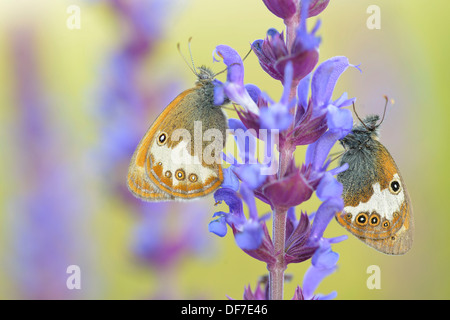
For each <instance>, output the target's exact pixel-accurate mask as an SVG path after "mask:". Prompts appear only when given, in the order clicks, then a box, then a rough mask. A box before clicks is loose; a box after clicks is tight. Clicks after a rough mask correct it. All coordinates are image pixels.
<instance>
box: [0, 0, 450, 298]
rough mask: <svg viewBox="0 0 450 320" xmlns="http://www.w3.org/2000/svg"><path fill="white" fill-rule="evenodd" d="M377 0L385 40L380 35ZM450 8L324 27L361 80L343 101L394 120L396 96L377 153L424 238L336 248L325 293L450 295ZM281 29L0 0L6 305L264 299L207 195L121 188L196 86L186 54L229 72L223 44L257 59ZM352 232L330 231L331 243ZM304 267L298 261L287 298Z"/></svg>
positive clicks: (251, 78)
mask: <svg viewBox="0 0 450 320" xmlns="http://www.w3.org/2000/svg"><path fill="white" fill-rule="evenodd" d="M373 4H375V5H378V6H379V7H380V9H381V12H380V14H381V15H380V17H381V24H380V29H369V28H368V27H367V19H368V18H369V17H370V16H371V13H367V8H368V7H369V6H370V5H373ZM449 9H450V4H449V2H448V1H443V0H441V1H433V2H432V3H431V2H429V3H427V4H426V5H425V4H424V3H422V2H419V1H407V0H397V1H388V0H383V1H366V0H359V1H352V0H340V1H334V0H332V1H331V3H330V5H329V6H328V8H327V9H326V10H325V11H324V12H323V13H322V14H321V15H320V16H319V18H320V19H321V21H322V25H321V28H320V30H319V32H318V34H320V35H321V36H322V44H321V47H320V50H321V51H320V54H321V57H320V61H324V60H326V59H328V58H330V57H332V56H336V55H345V56H347V57H348V58H349V60H350V62H351V63H353V64H361V68H362V70H363V73H362V74H360V73H359V72H358V71H356V70H354V69H350V70H348V71H346V73H345V74H344V75H343V76H342V77H341V79H340V81H339V83H338V86H337V88H336V90H335V95H336V96H340V95H341V93H342V92H348V94H349V96H351V97H357V109H358V113H359V114H360V116H364V115H366V114H368V113H378V114H381V113H382V112H383V106H384V99H383V95H388V96H389V97H390V98H391V99H394V100H395V104H394V105H393V107H391V108H390V109H389V111H388V114H387V118H386V119H385V121H384V123H383V126H382V129H381V141H382V142H383V144H384V145H385V146H386V147H387V148H388V149H389V151H390V152H391V154H392V155H393V156H394V158H395V159H396V162H397V164H398V166H399V167H400V168H401V171H402V175H403V178H404V180H405V182H406V183H407V185H408V190H409V192H410V195H411V199H412V202H413V207H414V214H415V221H416V232H415V242H414V246H413V248H412V250H411V251H410V252H409V253H407V254H406V255H404V256H398V257H393V256H386V255H383V254H381V253H378V252H376V251H375V250H373V249H370V248H368V247H366V246H365V245H364V244H363V243H362V242H360V241H358V240H357V239H355V238H353V237H349V239H348V240H346V241H344V242H342V243H340V244H337V245H335V246H334V251H336V252H338V253H339V254H340V256H341V257H340V260H339V263H338V265H339V269H338V271H337V272H336V273H334V274H332V275H331V276H330V277H328V278H326V279H325V280H324V282H323V283H322V284H321V285H320V287H319V288H318V292H321V293H329V292H331V291H333V290H336V291H337V292H338V299H449V298H450V275H449V272H448V264H449V263H450V250H449V249H448V245H449V244H450V236H449V234H450V232H449V231H448V230H447V229H448V226H450V214H449V211H450V210H449V209H448V208H447V207H446V199H447V198H448V192H449V187H448V185H447V183H448V182H449V181H450V179H449V178H450V174H449V173H450V168H449V166H448V164H447V162H448V158H447V157H448V156H449V155H450V150H449V146H448V145H449V144H448V143H447V139H448V137H450V126H449V125H448V119H449V115H450V111H449V110H450V108H449V107H450V105H449V102H448V101H449V100H448V88H447V86H448V83H449V82H450V79H449V77H450V72H449V67H450V64H449V62H448V56H449V49H450V41H449V37H448V30H449V22H448V17H447V12H448V11H449ZM314 20H316V18H312V19H311V21H310V22H309V27H310V28H312V26H313V24H314ZM271 27H274V28H277V29H278V30H279V31H281V30H282V29H283V23H282V21H281V20H280V19H278V18H277V17H275V16H274V15H272V14H271V13H270V12H269V11H268V10H267V9H266V7H265V6H264V4H263V2H262V1H260V0H254V1H245V2H243V1H238V0H227V1H223V0H192V1H188V0H184V1H183V0H170V1H169V0H134V1H133V0H129V1H127V0H109V1H108V0H103V1H100V0H99V1H87V0H86V1H81V0H70V1H69V0H60V1H50V0H40V1H39V2H37V1H31V0H29V1H25V0H20V1H2V2H0V70H1V73H0V81H1V85H0V128H1V129H0V145H1V160H0V161H1V162H0V177H1V183H0V298H1V299H226V297H227V295H228V296H230V297H233V298H235V299H240V298H242V294H243V290H244V286H248V285H250V286H251V287H252V288H254V287H255V285H256V283H257V280H258V278H259V277H260V276H262V275H264V274H266V272H267V270H266V267H265V265H264V263H262V262H259V261H257V260H254V259H251V258H250V257H248V256H247V255H246V254H245V253H243V252H242V251H241V250H239V249H238V247H237V246H236V245H235V243H234V239H233V237H232V236H231V235H230V234H229V235H227V236H226V237H225V238H223V239H222V238H218V237H217V236H215V235H213V234H211V233H209V232H208V223H209V221H210V220H211V216H212V214H213V213H214V212H215V211H218V208H217V207H214V206H213V205H214V200H213V198H212V197H207V198H206V199H204V200H201V201H195V202H190V203H169V204H167V203H161V204H149V203H144V202H142V201H140V200H137V199H135V198H133V197H132V196H131V194H130V193H129V192H128V190H127V189H126V185H125V177H126V172H127V167H128V163H129V160H130V158H131V155H132V153H133V151H134V149H135V147H136V146H137V144H138V142H139V140H140V139H141V138H142V136H143V134H144V133H145V131H146V130H147V128H148V127H149V126H150V124H151V123H152V122H153V120H154V119H155V117H156V116H157V115H158V114H159V113H160V112H161V111H162V109H163V108H164V107H165V106H166V105H167V104H168V103H169V102H170V101H171V100H172V99H173V98H174V97H175V96H176V95H177V94H178V93H179V92H181V91H182V90H185V89H187V88H189V87H191V86H193V83H194V81H195V76H194V75H193V74H192V73H191V72H190V70H189V68H188V67H187V66H186V65H185V63H184V61H183V60H182V59H181V57H180V55H179V53H178V51H177V49H176V44H177V43H178V42H180V44H181V48H182V51H183V52H184V54H185V55H186V56H188V49H187V40H188V39H189V37H193V41H192V53H193V57H194V59H195V62H196V64H197V65H201V64H205V65H208V66H211V67H212V68H213V70H215V71H220V70H222V69H223V64H220V63H215V64H213V63H212V51H213V49H214V48H215V46H216V45H218V44H227V45H230V46H232V47H233V48H235V49H236V50H237V51H238V52H240V53H241V54H242V55H245V54H246V53H247V52H248V50H249V44H250V43H251V42H252V41H254V40H255V39H260V38H264V36H265V33H266V31H267V29H269V28H271ZM245 68H246V77H245V82H246V83H254V84H256V85H257V86H259V87H260V88H261V89H262V90H264V91H266V92H267V93H268V94H269V95H270V96H271V97H273V98H274V99H275V100H277V99H279V97H280V95H281V86H280V85H279V83H278V82H277V81H275V80H273V79H271V78H270V77H269V76H268V75H266V74H265V73H264V72H263V71H262V70H261V68H260V67H259V64H258V61H257V59H256V57H255V56H254V55H253V54H251V55H250V56H249V58H247V60H246V61H245ZM224 76H225V75H221V76H220V77H221V78H220V79H222V80H223V77H224ZM229 116H230V117H234V116H235V115H233V114H232V112H229ZM338 150H339V147H338V146H337V147H336V151H338ZM304 151H305V150H304V148H298V150H297V153H296V157H297V161H298V163H301V162H302V159H303V157H304ZM318 204H319V202H318V201H317V199H311V200H310V201H308V202H307V203H305V205H302V208H298V210H300V209H302V210H306V211H307V212H313V211H315V210H316V209H317V207H318ZM223 209H225V208H223ZM259 209H260V214H263V213H266V212H267V210H268V208H267V207H266V206H263V205H261V206H260V207H259ZM341 234H347V232H346V231H345V230H344V229H342V228H341V227H340V226H339V225H338V224H337V223H336V222H335V221H332V222H331V224H330V227H329V228H328V229H327V231H326V234H325V235H326V236H327V237H332V236H338V235H341ZM71 265H77V266H79V268H80V270H81V289H79V290H77V289H74V290H69V289H68V288H67V285H66V281H67V279H68V278H69V276H70V275H71V274H70V273H69V274H68V273H67V268H68V267H69V266H71ZM309 265H310V262H305V263H302V264H298V265H292V264H291V265H289V268H288V270H287V273H289V274H291V275H292V280H291V281H290V282H289V283H287V284H286V286H285V298H286V299H290V298H291V297H292V296H293V294H294V289H295V287H296V286H297V284H301V283H302V278H303V274H304V272H305V270H306V269H307V268H308V267H309ZM371 265H377V266H379V267H380V270H381V289H373V290H369V289H368V287H367V285H366V281H367V279H368V278H369V276H370V274H368V273H367V268H368V267H369V266H371Z"/></svg>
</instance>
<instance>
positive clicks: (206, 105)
mask: <svg viewBox="0 0 450 320" xmlns="http://www.w3.org/2000/svg"><path fill="white" fill-rule="evenodd" d="M199 71H200V72H199V73H198V74H197V76H198V81H197V83H196V86H195V87H194V88H191V89H188V90H186V91H184V92H182V93H181V94H179V95H178V96H177V97H176V98H175V99H174V100H173V101H172V102H171V103H170V104H169V105H168V106H167V107H166V109H164V111H163V112H162V113H161V114H160V115H159V116H158V118H157V119H156V120H155V122H154V123H153V124H152V126H151V127H150V128H149V129H148V131H147V133H146V134H145V135H144V137H143V138H142V140H141V142H140V143H139V145H138V147H137V148H136V151H135V152H134V155H133V157H132V159H131V163H130V166H129V169H128V181H127V182H128V189H129V190H130V191H131V192H132V193H133V194H134V195H135V196H137V197H138V198H141V199H143V200H146V201H168V200H187V199H192V198H197V197H202V196H205V195H207V194H209V193H211V192H212V191H214V190H215V189H217V188H218V187H219V186H220V185H221V184H222V181H223V175H222V167H221V164H220V161H219V157H220V152H219V150H221V149H222V148H223V146H224V145H225V139H226V130H227V118H226V116H225V114H224V112H223V111H222V109H221V106H218V105H215V104H214V83H213V80H214V74H213V72H212V71H211V70H209V69H207V68H205V67H201V68H199ZM211 131H212V132H213V133H215V134H213V138H215V139H214V140H213V139H212V137H210V136H211V134H209V135H208V133H211ZM205 137H206V139H205ZM211 140H213V142H216V148H215V149H214V148H211V146H210V145H211V144H212V143H211V142H210V141H211ZM217 144H219V145H218V146H217ZM208 146H209V149H208ZM205 150H209V151H210V152H209V153H208V155H209V157H205V153H204V151H205ZM211 150H212V151H211ZM211 158H212V160H211ZM213 160H214V161H213Z"/></svg>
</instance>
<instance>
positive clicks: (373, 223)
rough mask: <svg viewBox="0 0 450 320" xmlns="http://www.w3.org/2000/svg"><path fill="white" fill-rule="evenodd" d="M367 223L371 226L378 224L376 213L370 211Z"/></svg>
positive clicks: (378, 219) (378, 218)
mask: <svg viewBox="0 0 450 320" xmlns="http://www.w3.org/2000/svg"><path fill="white" fill-rule="evenodd" d="M369 224H370V225H371V226H372V227H376V226H377V225H379V224H380V216H379V215H378V214H377V213H372V215H371V216H370V220H369Z"/></svg>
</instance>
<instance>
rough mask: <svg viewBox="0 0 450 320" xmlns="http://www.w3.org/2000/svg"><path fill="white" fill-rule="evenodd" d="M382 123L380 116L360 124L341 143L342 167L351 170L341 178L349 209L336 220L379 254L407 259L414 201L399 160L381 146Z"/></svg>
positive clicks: (373, 116)
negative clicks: (343, 149) (403, 256)
mask: <svg viewBox="0 0 450 320" xmlns="http://www.w3.org/2000/svg"><path fill="white" fill-rule="evenodd" d="M358 119H359V117H358ZM378 120H379V117H378V116H377V115H372V116H368V117H366V118H365V119H364V120H361V119H360V121H361V124H360V125H357V126H355V127H354V128H353V130H352V132H351V133H350V134H348V135H347V136H346V137H344V138H343V139H342V140H341V144H342V145H343V146H344V148H345V152H344V154H343V156H342V158H341V164H344V163H348V165H349V167H348V169H347V170H346V171H344V172H342V173H339V174H338V176H337V179H338V181H339V182H341V183H342V185H343V187H344V189H343V199H344V210H343V212H340V213H338V214H336V220H337V221H338V222H339V224H341V225H342V226H343V227H344V228H346V229H347V230H348V231H350V232H351V233H352V234H354V235H355V236H356V237H357V238H358V239H360V240H362V241H363V242H365V243H366V244H367V245H369V246H371V247H373V248H375V249H376V250H378V251H381V252H383V253H386V254H393V255H398V254H404V253H406V252H407V251H408V250H409V249H410V248H411V246H412V242H413V232H414V220H413V212H412V206H411V199H410V197H409V194H408V191H407V189H406V185H405V182H404V181H403V178H402V176H401V174H400V171H399V169H398V167H397V165H396V164H395V162H394V159H393V158H392V156H391V155H390V154H389V152H388V150H387V149H386V148H385V147H384V146H383V145H382V144H381V143H380V142H379V141H378V127H379V125H380V124H381V122H382V120H381V121H380V122H379V123H378V124H377V122H378Z"/></svg>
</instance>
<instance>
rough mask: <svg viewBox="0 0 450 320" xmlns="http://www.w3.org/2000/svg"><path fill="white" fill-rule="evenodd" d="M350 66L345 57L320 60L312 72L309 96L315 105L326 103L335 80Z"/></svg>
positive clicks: (328, 100) (331, 92) (329, 98)
mask: <svg viewBox="0 0 450 320" xmlns="http://www.w3.org/2000/svg"><path fill="white" fill-rule="evenodd" d="M349 66H350V63H349V62H348V59H347V58H346V57H343V56H342V57H333V58H330V59H328V60H327V61H325V62H322V63H321V64H320V65H319V66H318V67H317V69H316V71H315V72H314V75H313V77H312V82H311V98H312V100H313V103H314V105H315V106H324V105H328V103H329V102H330V100H331V96H332V94H333V90H334V87H335V86H336V82H337V80H338V79H339V77H340V75H341V74H342V73H343V72H344V71H345V70H346V69H347V68H348V67H349Z"/></svg>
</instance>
